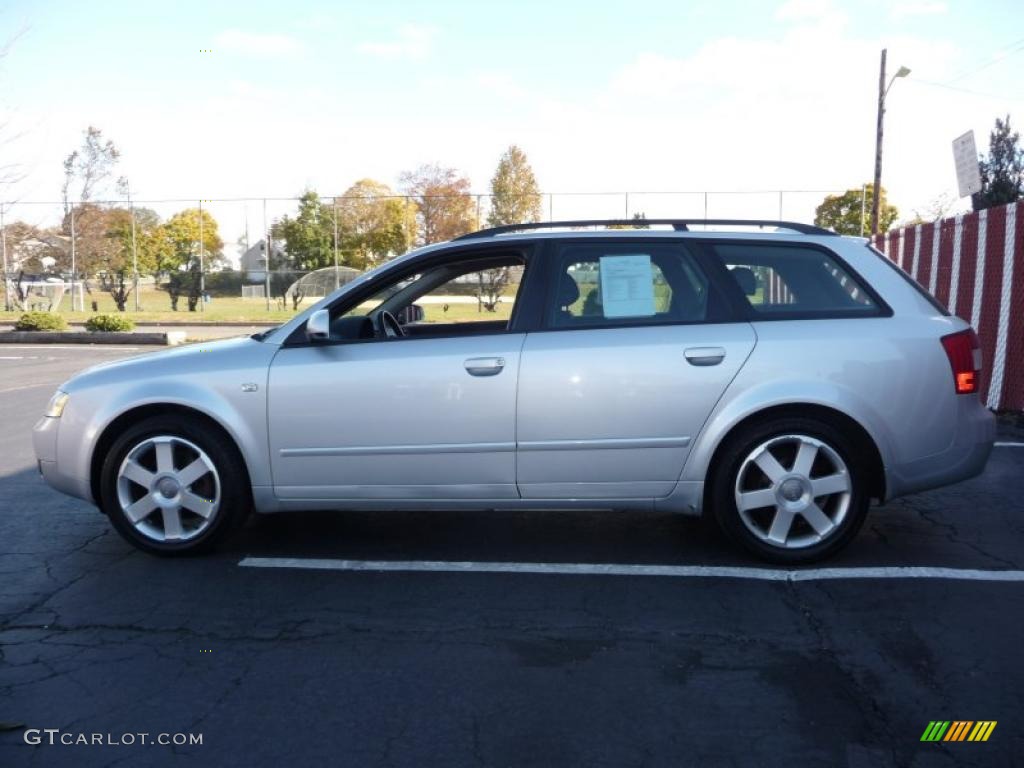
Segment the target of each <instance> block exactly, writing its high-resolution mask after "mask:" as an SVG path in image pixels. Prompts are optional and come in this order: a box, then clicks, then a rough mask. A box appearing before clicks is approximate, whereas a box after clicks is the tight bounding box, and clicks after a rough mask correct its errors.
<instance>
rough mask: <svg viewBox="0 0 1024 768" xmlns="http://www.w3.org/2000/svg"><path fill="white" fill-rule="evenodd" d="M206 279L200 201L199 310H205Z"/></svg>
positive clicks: (201, 203) (201, 206) (200, 206)
mask: <svg viewBox="0 0 1024 768" xmlns="http://www.w3.org/2000/svg"><path fill="white" fill-rule="evenodd" d="M205 294H206V281H205V280H204V279H203V201H202V200H200V201H199V311H200V312H205V311H206V308H205V307H204V306H203V305H204V304H205V303H206V302H205V301H204V299H205V298H206V295H205Z"/></svg>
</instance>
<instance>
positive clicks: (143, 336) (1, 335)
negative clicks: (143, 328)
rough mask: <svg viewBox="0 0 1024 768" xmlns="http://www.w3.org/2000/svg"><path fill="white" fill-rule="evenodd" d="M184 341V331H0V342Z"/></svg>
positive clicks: (135, 342)
mask: <svg viewBox="0 0 1024 768" xmlns="http://www.w3.org/2000/svg"><path fill="white" fill-rule="evenodd" d="M184 343H185V332H184V331H168V332H166V333H152V332H144V333H124V332H120V333H116V332H112V331H93V332H90V331H0V344H154V345H160V346H165V347H167V346H174V345H177V344H184Z"/></svg>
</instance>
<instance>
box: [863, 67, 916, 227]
mask: <svg viewBox="0 0 1024 768" xmlns="http://www.w3.org/2000/svg"><path fill="white" fill-rule="evenodd" d="M885 52H886V49H885V48H883V49H882V65H881V67H880V68H879V73H878V131H877V133H876V134H875V183H874V186H873V188H872V194H871V234H872V235H877V234H878V211H879V206H880V203H881V199H882V121H883V119H884V117H885V97H886V95H887V94H888V93H889V89H890V88H892V84H893V83H894V82H896V78H897V77H906V76H907V75H909V74H910V70H909V69H908V68H907V67H900V68H899V69H897V70H896V74H895V75H893V76H892V79H891V80H890V81H889V83H888V85H886V82H885Z"/></svg>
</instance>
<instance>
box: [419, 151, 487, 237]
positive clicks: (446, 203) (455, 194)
mask: <svg viewBox="0 0 1024 768" xmlns="http://www.w3.org/2000/svg"><path fill="white" fill-rule="evenodd" d="M400 179H401V182H402V187H403V189H404V191H405V194H407V195H408V196H409V197H411V198H412V199H413V200H414V201H415V202H416V209H417V217H418V219H419V240H420V242H421V243H423V244H424V245H426V244H429V243H439V242H442V241H444V240H451V239H453V238H456V237H458V236H459V235H464V234H466V233H467V232H472V231H473V230H475V229H477V228H478V219H477V212H476V201H474V200H473V196H472V195H471V194H470V193H469V189H470V187H469V179H467V178H466V177H465V176H459V174H458V171H456V170H455V169H454V168H442V167H441V166H439V165H421V166H420V167H419V168H417V169H416V170H415V171H406V172H405V173H403V174H402V175H401V177H400Z"/></svg>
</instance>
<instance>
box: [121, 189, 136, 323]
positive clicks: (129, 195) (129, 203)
mask: <svg viewBox="0 0 1024 768" xmlns="http://www.w3.org/2000/svg"><path fill="white" fill-rule="evenodd" d="M124 188H125V191H126V192H127V193H128V213H129V214H131V217H132V274H133V275H134V276H135V288H134V292H135V311H136V312H138V311H139V251H138V248H137V246H136V243H135V206H133V205H132V188H131V186H130V185H129V183H128V180H127V179H125V182H124Z"/></svg>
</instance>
